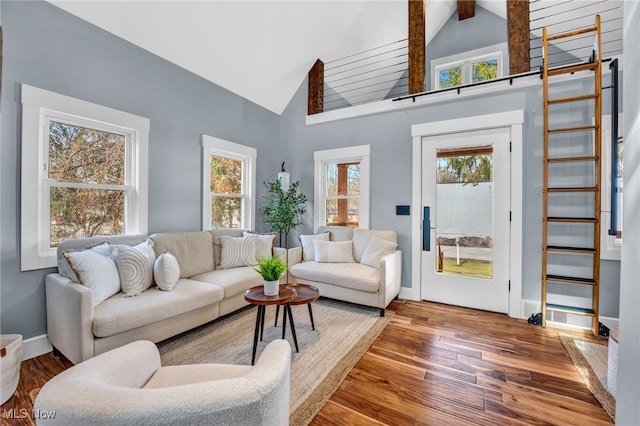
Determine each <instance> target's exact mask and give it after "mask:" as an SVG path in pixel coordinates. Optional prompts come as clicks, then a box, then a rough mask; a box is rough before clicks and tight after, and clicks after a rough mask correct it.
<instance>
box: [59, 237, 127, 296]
mask: <svg viewBox="0 0 640 426" xmlns="http://www.w3.org/2000/svg"><path fill="white" fill-rule="evenodd" d="M108 247H109V244H107V243H104V244H100V245H99V246H96V247H93V248H91V249H89V250H82V251H74V250H69V251H66V252H64V253H63V256H64V257H65V258H66V259H67V262H69V266H71V269H72V270H73V273H74V274H75V275H76V277H77V278H78V282H79V283H80V284H82V285H84V286H86V287H89V288H90V289H91V292H92V293H93V306H96V305H97V304H99V303H101V302H104V301H105V300H106V299H108V298H109V297H111V296H113V295H114V294H117V293H119V292H120V277H119V276H118V270H117V268H116V264H115V263H114V261H113V258H112V257H111V256H110V255H109V253H108V251H106V250H105V249H108Z"/></svg>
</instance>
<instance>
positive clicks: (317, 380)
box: [158, 299, 393, 425]
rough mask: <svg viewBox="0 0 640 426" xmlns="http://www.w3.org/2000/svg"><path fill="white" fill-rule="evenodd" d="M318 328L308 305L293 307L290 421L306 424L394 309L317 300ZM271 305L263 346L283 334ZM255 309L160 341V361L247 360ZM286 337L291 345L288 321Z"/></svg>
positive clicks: (267, 311) (315, 315)
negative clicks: (295, 344) (295, 341)
mask: <svg viewBox="0 0 640 426" xmlns="http://www.w3.org/2000/svg"><path fill="white" fill-rule="evenodd" d="M312 306H313V319H314V322H315V326H316V330H315V331H313V330H312V329H311V322H310V320H309V313H308V310H307V306H304V305H301V306H293V307H292V310H293V318H294V322H295V326H296V335H297V337H298V346H299V349H300V352H299V353H296V352H295V350H293V352H292V360H291V362H292V364H291V396H290V411H289V413H290V424H291V425H306V424H309V422H311V420H313V418H314V417H315V415H316V414H317V413H318V411H320V409H321V408H322V407H323V406H324V405H325V404H326V402H327V401H328V400H329V398H330V397H331V395H332V394H333V393H334V392H335V391H336V390H337V389H338V387H339V386H340V383H342V381H343V380H344V378H345V377H346V376H347V374H348V373H349V371H350V370H351V369H352V368H353V366H354V365H355V364H356V362H358V360H359V359H360V358H361V357H362V355H363V354H364V353H365V352H366V351H367V349H368V348H369V346H370V345H371V344H372V343H373V341H374V340H375V338H376V337H377V336H378V334H380V332H381V331H382V330H383V329H384V327H385V326H386V325H387V324H388V323H389V321H390V320H391V317H392V316H393V312H390V311H387V312H386V315H385V316H384V317H380V313H379V312H380V311H379V310H378V309H373V308H367V307H363V306H355V305H351V304H347V303H341V302H337V301H332V300H327V299H320V300H318V301H316V302H314V303H313V305H312ZM274 320H275V307H267V309H266V318H265V329H264V340H263V341H262V342H259V344H258V352H257V355H256V359H258V357H259V356H260V353H261V352H262V350H263V349H264V348H265V347H266V345H267V344H268V343H269V342H270V341H272V340H274V339H279V338H281V337H282V313H280V321H279V322H278V326H277V327H274ZM255 321H256V309H255V308H253V309H248V310H244V311H242V312H239V313H237V314H235V315H233V316H231V317H228V318H224V319H221V320H219V321H215V322H213V323H210V324H205V325H203V326H201V327H198V328H196V329H193V330H190V331H188V332H186V333H183V334H181V335H179V336H176V337H173V338H171V339H168V340H165V341H163V342H161V343H159V344H158V349H159V350H160V356H161V358H162V364H163V365H179V364H201V363H207V362H212V363H229V364H242V365H250V364H251V348H252V344H253V332H254V327H255ZM286 339H287V340H288V341H289V342H290V343H291V346H292V347H293V340H292V338H291V333H290V330H289V327H288V326H287V333H286Z"/></svg>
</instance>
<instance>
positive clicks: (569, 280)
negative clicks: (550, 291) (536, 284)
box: [547, 275, 596, 285]
mask: <svg viewBox="0 0 640 426" xmlns="http://www.w3.org/2000/svg"><path fill="white" fill-rule="evenodd" d="M547 281H553V282H556V283H566V284H582V285H596V282H595V281H594V280H593V279H592V278H577V277H566V276H564V275H547Z"/></svg>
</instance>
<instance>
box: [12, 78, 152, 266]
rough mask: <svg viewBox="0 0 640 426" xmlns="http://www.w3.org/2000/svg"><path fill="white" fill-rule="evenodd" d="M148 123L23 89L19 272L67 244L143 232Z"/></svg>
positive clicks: (51, 259) (51, 261) (50, 261)
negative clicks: (66, 240)
mask: <svg viewBox="0 0 640 426" xmlns="http://www.w3.org/2000/svg"><path fill="white" fill-rule="evenodd" d="M148 142H149V120H148V119H147V118H143V117H139V116H136V115H133V114H129V113H126V112H122V111H118V110H114V109H111V108H107V107H104V106H101V105H97V104H93V103H90V102H86V101H82V100H79V99H74V98H71V97H68V96H64V95H60V94H57V93H54V92H50V91H47V90H42V89H39V88H36V87H32V86H28V85H26V84H23V85H22V205H21V220H22V229H21V243H22V248H21V269H22V270H31V269H39V268H46V267H52V266H55V265H56V247H57V246H58V244H59V243H60V242H61V241H62V240H64V239H67V238H84V237H96V236H107V235H120V234H130V233H146V232H147V221H148V218H147V211H148V207H147V204H148V195H147V179H148V178H147V168H148V158H147V157H148Z"/></svg>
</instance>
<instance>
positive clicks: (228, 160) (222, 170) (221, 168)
mask: <svg viewBox="0 0 640 426" xmlns="http://www.w3.org/2000/svg"><path fill="white" fill-rule="evenodd" d="M202 150H203V151H202V152H203V154H202V156H203V167H202V169H203V198H202V199H203V206H202V209H203V214H202V216H203V224H202V227H203V229H205V230H206V229H218V228H243V229H249V230H251V229H254V228H255V214H254V212H255V209H256V205H255V203H256V202H255V198H256V197H255V194H256V192H255V191H256V189H255V186H256V185H255V181H256V156H257V151H256V149H255V148H251V147H248V146H244V145H240V144H237V143H233V142H229V141H225V140H222V139H218V138H214V137H212V136H207V135H202Z"/></svg>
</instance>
